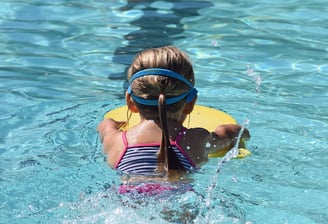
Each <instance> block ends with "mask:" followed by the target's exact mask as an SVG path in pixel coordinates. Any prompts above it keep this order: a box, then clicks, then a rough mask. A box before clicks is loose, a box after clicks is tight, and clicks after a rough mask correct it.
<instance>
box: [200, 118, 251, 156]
mask: <svg viewBox="0 0 328 224" xmlns="http://www.w3.org/2000/svg"><path fill="white" fill-rule="evenodd" d="M240 130H241V126H240V125H237V124H226V125H220V126H218V127H217V128H216V129H215V131H214V132H212V133H211V135H210V136H211V137H210V139H209V141H208V143H207V145H206V148H207V149H208V153H209V154H214V153H217V152H219V151H223V150H230V149H231V148H232V147H233V146H234V145H235V143H236V142H237V138H238V135H239V132H240ZM249 138H250V134H249V131H248V130H247V129H246V128H245V129H244V132H243V134H242V136H241V139H243V140H248V139H249ZM239 147H244V141H240V142H239Z"/></svg>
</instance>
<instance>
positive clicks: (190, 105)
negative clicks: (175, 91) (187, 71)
mask: <svg viewBox="0 0 328 224" xmlns="http://www.w3.org/2000/svg"><path fill="white" fill-rule="evenodd" d="M196 100H197V96H195V98H194V99H193V100H192V101H191V102H189V103H187V104H186V105H185V108H184V109H183V113H184V114H190V113H191V112H192V111H193V109H194V106H195V104H196Z"/></svg>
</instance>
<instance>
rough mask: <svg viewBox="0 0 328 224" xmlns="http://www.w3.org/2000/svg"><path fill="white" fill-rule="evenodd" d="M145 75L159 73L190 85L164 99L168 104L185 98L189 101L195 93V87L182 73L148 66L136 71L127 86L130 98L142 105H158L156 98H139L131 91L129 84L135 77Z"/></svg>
mask: <svg viewBox="0 0 328 224" xmlns="http://www.w3.org/2000/svg"><path fill="white" fill-rule="evenodd" d="M147 75H160V76H166V77H170V78H175V79H178V80H180V81H182V82H184V83H185V84H186V85H188V86H189V87H190V89H189V90H188V91H187V92H185V93H183V94H181V95H179V96H175V97H171V98H167V99H166V104H167V105H169V104H174V103H177V102H179V101H180V100H182V99H184V98H186V102H187V103H189V102H191V101H192V100H193V99H194V98H195V97H196V95H197V92H198V91H197V89H196V88H194V86H193V85H192V84H191V83H190V82H189V81H188V80H187V79H186V78H184V77H183V76H182V75H180V74H178V73H176V72H173V71H171V70H168V69H162V68H150V69H144V70H141V71H139V72H137V73H135V74H134V75H133V76H132V77H131V79H130V81H129V87H128V90H127V91H128V93H129V94H130V95H131V96H132V99H133V100H134V101H135V102H136V103H139V104H142V105H146V106H157V105H158V101H157V100H150V99H144V98H141V97H138V96H135V95H134V94H133V93H132V87H131V84H132V82H133V81H134V80H135V79H137V78H140V77H142V76H147Z"/></svg>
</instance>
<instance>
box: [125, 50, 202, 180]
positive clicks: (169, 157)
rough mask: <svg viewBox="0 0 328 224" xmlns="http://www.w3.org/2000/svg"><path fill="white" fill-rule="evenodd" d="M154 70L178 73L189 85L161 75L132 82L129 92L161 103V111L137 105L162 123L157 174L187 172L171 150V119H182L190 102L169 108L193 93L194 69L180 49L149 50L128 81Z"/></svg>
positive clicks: (133, 67)
mask: <svg viewBox="0 0 328 224" xmlns="http://www.w3.org/2000/svg"><path fill="white" fill-rule="evenodd" d="M153 68H156V69H167V70H170V71H173V72H175V73H177V74H176V75H178V76H180V75H181V76H182V77H184V79H186V80H187V81H186V82H188V83H189V85H188V84H187V83H186V82H184V81H181V79H180V80H179V79H177V78H172V77H168V76H165V75H158V74H154V75H153V74H150V75H146V76H140V77H138V78H136V79H133V81H132V82H130V87H129V88H130V90H129V91H131V93H133V95H134V96H137V97H139V98H142V99H145V100H157V101H158V104H157V106H158V107H154V105H153V106H149V105H143V104H140V103H137V102H135V103H136V105H137V107H138V109H139V113H140V114H141V116H142V117H144V118H145V119H148V120H150V119H152V120H159V125H160V128H161V129H162V142H161V147H160V150H159V152H158V162H157V171H158V172H160V173H164V174H166V175H168V174H169V171H171V170H175V171H184V170H185V168H184V167H183V165H182V164H181V162H180V161H179V159H178V158H177V156H176V155H175V153H174V152H173V150H170V148H171V145H170V139H169V133H168V127H167V118H171V119H175V120H178V119H180V118H179V117H178V116H179V113H180V111H181V109H183V108H184V105H185V103H186V102H187V100H186V99H181V100H180V101H178V102H175V103H172V104H169V105H167V104H166V99H169V98H174V97H177V96H181V95H183V94H185V93H186V92H188V91H190V89H191V88H192V89H193V86H194V84H195V78H194V71H193V67H192V65H191V62H190V60H189V58H188V57H187V55H186V54H185V53H184V52H182V51H181V50H179V49H178V48H176V47H173V46H166V47H159V48H151V49H147V50H145V51H143V52H141V53H139V54H138V55H136V57H135V58H134V60H133V62H132V64H131V66H130V68H129V70H128V80H129V81H130V79H131V78H132V77H133V75H134V74H136V73H138V72H140V71H142V70H145V69H153ZM195 91H196V90H195ZM196 93H197V91H196ZM196 93H195V94H196ZM194 96H195V95H194Z"/></svg>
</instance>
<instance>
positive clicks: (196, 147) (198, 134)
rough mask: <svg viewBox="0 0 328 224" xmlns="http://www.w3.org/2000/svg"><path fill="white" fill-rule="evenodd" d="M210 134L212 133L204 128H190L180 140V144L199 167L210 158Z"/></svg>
mask: <svg viewBox="0 0 328 224" xmlns="http://www.w3.org/2000/svg"><path fill="white" fill-rule="evenodd" d="M210 136H211V133H210V132H209V131H207V130H206V129H204V128H190V129H187V130H186V133H185V135H184V137H183V138H182V139H181V141H180V146H181V147H182V148H184V149H185V151H186V153H187V154H188V156H189V157H190V158H191V159H192V161H193V162H194V163H195V164H197V166H198V167H199V166H201V165H203V164H204V163H205V162H207V160H208V155H207V150H206V142H207V141H208V139H209V137H210Z"/></svg>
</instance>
